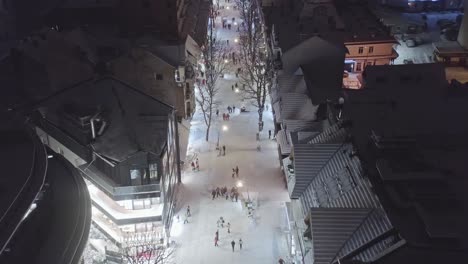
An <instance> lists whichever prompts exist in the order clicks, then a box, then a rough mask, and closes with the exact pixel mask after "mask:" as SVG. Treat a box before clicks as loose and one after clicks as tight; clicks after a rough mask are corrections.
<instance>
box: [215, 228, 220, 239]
mask: <svg viewBox="0 0 468 264" xmlns="http://www.w3.org/2000/svg"><path fill="white" fill-rule="evenodd" d="M215 236H216V237H217V238H218V239H219V229H218V230H216V233H215Z"/></svg>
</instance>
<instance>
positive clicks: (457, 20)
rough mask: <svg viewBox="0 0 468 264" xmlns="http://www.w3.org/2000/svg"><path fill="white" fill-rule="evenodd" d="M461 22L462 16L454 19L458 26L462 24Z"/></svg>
mask: <svg viewBox="0 0 468 264" xmlns="http://www.w3.org/2000/svg"><path fill="white" fill-rule="evenodd" d="M462 20H463V15H461V14H460V15H458V16H457V18H456V19H455V22H456V23H457V24H458V25H461V23H462Z"/></svg>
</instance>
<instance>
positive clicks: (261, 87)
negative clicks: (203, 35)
mask: <svg viewBox="0 0 468 264" xmlns="http://www.w3.org/2000/svg"><path fill="white" fill-rule="evenodd" d="M237 3H238V6H239V10H240V13H241V17H242V19H243V22H244V24H243V26H242V28H241V31H240V37H239V38H240V45H239V46H240V58H241V61H242V71H241V72H240V76H239V78H240V84H241V89H240V91H241V94H242V97H243V98H244V99H245V100H248V101H250V102H251V103H252V104H253V105H254V106H255V107H257V110H258V122H259V124H263V110H264V109H265V102H266V98H267V95H268V91H269V88H270V85H271V77H272V73H273V67H272V62H271V60H270V58H269V54H268V53H267V50H266V44H265V39H264V36H263V32H262V24H261V21H260V19H259V16H258V14H257V7H256V2H255V1H253V0H250V1H249V0H237ZM261 129H262V126H260V125H259V130H261Z"/></svg>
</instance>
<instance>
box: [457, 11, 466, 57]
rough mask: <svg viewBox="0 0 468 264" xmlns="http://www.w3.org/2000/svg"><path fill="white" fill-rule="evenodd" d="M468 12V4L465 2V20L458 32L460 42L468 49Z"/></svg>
mask: <svg viewBox="0 0 468 264" xmlns="http://www.w3.org/2000/svg"><path fill="white" fill-rule="evenodd" d="M467 14H468V4H465V15H464V16H463V20H462V23H461V26H460V31H459V32H458V39H457V41H458V43H460V45H461V46H462V47H463V48H464V49H467V50H468V18H467V17H466V16H467Z"/></svg>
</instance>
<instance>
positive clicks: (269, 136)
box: [268, 130, 271, 139]
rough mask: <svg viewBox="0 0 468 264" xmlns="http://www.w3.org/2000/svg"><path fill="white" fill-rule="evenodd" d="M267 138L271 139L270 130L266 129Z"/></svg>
mask: <svg viewBox="0 0 468 264" xmlns="http://www.w3.org/2000/svg"><path fill="white" fill-rule="evenodd" d="M268 139H271V130H268Z"/></svg>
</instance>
